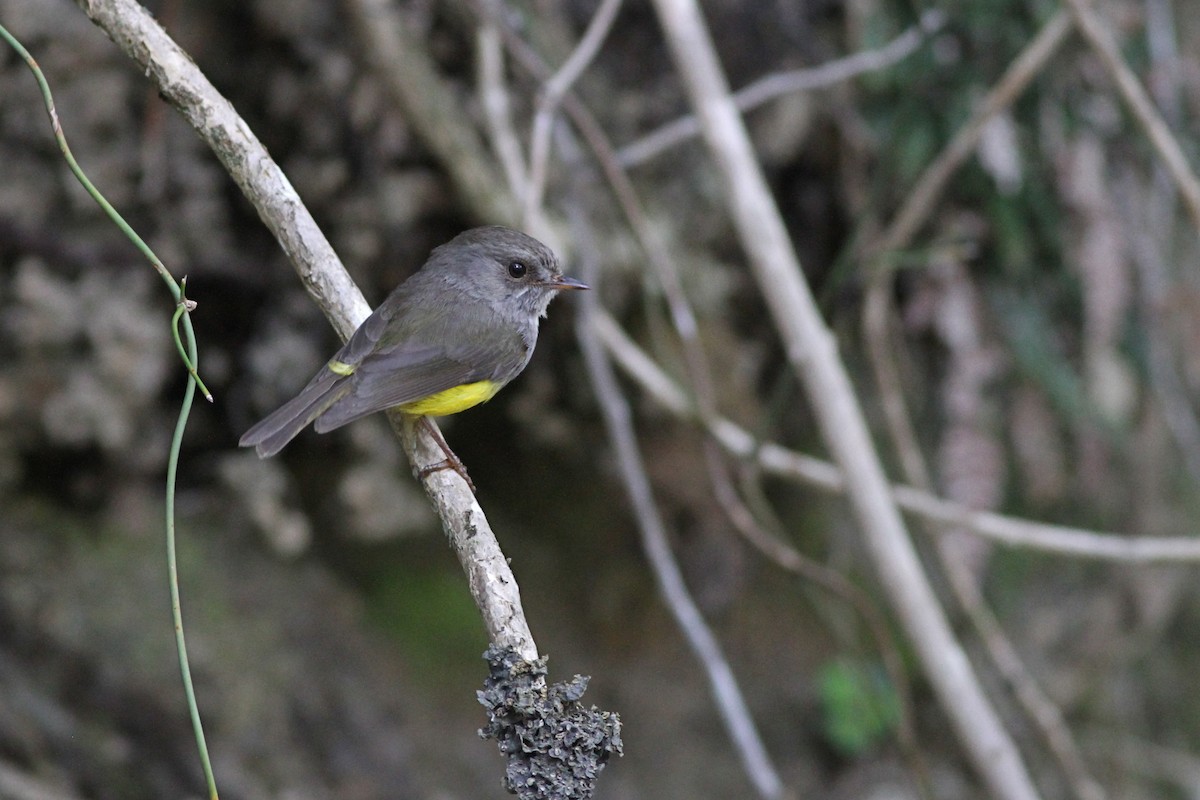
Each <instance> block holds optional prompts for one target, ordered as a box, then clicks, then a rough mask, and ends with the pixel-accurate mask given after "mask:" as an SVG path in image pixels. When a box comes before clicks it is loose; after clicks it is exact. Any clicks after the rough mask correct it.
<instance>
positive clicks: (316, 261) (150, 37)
mask: <svg viewBox="0 0 1200 800" xmlns="http://www.w3.org/2000/svg"><path fill="white" fill-rule="evenodd" d="M78 2H79V6H80V8H82V9H83V10H84V12H85V13H86V14H87V15H88V17H90V18H91V20H92V21H93V22H94V23H96V24H97V25H98V26H100V28H102V29H103V30H104V32H105V33H107V34H108V36H109V38H111V39H112V40H113V41H114V42H115V43H116V44H117V45H118V46H119V47H120V48H121V49H122V50H124V51H125V53H126V54H127V55H129V57H130V58H132V59H133V60H134V61H135V62H137V64H138V65H139V66H141V68H142V69H143V70H144V71H145V73H146V75H147V77H148V78H149V79H150V80H151V81H152V82H153V83H154V85H155V86H156V87H157V89H158V91H159V93H160V94H161V95H162V96H163V97H164V98H166V100H167V101H168V102H169V103H171V104H172V105H173V106H175V107H176V108H177V109H178V110H179V111H180V113H182V114H183V116H184V118H185V119H187V121H188V122H189V123H190V124H191V125H192V127H193V128H194V129H195V130H196V132H197V133H198V134H199V135H200V137H201V139H203V140H204V141H205V143H206V144H208V145H209V147H211V148H212V150H213V152H214V153H215V154H216V156H217V158H218V159H220V161H221V163H222V164H223V165H224V166H225V169H226V170H227V171H228V172H229V174H230V176H231V177H232V178H233V179H234V181H235V182H236V183H237V184H238V186H239V188H241V189H242V191H243V193H244V194H245V195H246V197H247V198H248V199H249V200H250V202H251V203H252V204H253V205H254V207H255V208H256V209H257V210H258V213H259V216H260V217H261V218H262V219H263V222H264V223H266V225H267V227H268V228H269V229H270V230H271V232H272V233H273V234H274V235H275V238H276V239H277V240H278V241H279V243H280V244H281V245H282V247H283V249H284V252H285V253H286V254H287V255H288V258H289V259H290V260H291V262H292V264H293V266H294V267H295V269H296V271H297V273H298V274H299V275H300V278H301V280H302V281H303V282H304V285H305V288H307V289H308V291H309V294H311V295H312V297H313V299H314V300H315V301H316V303H317V305H318V306H319V307H320V308H321V310H322V311H323V312H324V313H325V316H326V317H328V318H329V320H330V322H331V323H332V324H333V326H334V329H335V330H337V332H338V334H339V335H340V336H341V337H342V338H343V339H345V338H347V337H349V336H350V334H351V333H353V332H354V330H355V329H356V328H357V327H358V325H359V324H360V323H361V322H362V320H363V319H365V318H366V317H367V315H368V313H369V312H370V308H369V307H368V305H367V303H366V301H365V300H364V299H363V296H362V293H361V292H360V291H359V290H358V287H357V286H355V285H354V283H353V281H352V280H351V279H350V276H349V275H348V274H347V273H346V270H345V268H344V267H343V266H342V264H341V262H340V261H339V260H338V257H337V255H336V254H335V253H334V252H333V248H332V247H330V245H329V242H328V241H327V240H326V239H325V236H324V234H322V233H321V231H320V230H319V229H318V227H317V224H316V222H315V221H314V220H313V218H312V216H311V215H310V214H309V213H308V210H307V209H306V208H305V207H304V204H303V203H302V202H301V200H300V198H299V196H297V194H296V191H295V190H294V189H293V188H292V185H291V183H290V182H289V181H288V180H287V178H286V177H285V176H284V174H283V171H282V170H280V168H279V166H278V165H277V164H276V163H275V162H274V161H273V160H272V159H271V157H270V155H269V154H268V153H267V151H266V149H265V148H264V147H263V146H262V143H261V142H259V141H258V139H257V138H256V137H255V136H254V134H253V133H251V131H250V128H249V126H248V125H246V123H245V121H244V120H242V118H241V117H239V116H238V114H237V112H236V111H235V110H234V109H233V106H232V105H230V103H229V101H228V100H226V99H225V98H224V97H222V96H221V94H220V93H219V92H218V91H217V90H216V88H214V87H213V85H212V84H211V83H209V81H208V79H207V78H205V77H204V75H203V74H202V73H201V72H200V70H199V68H198V67H197V66H196V65H195V63H194V62H193V61H192V60H191V59H190V58H189V57H188V56H187V54H186V53H184V52H183V50H182V49H180V47H179V46H178V45H177V44H176V43H175V42H174V40H172V39H171V37H170V36H168V35H167V33H166V31H164V30H163V29H162V27H161V26H159V24H158V23H157V22H155V21H154V19H153V18H152V17H151V16H150V14H149V13H148V12H147V11H146V9H145V8H143V7H142V6H141V5H139V4H138V3H136V2H133V0H78ZM397 424H398V422H397V420H395V419H393V426H396V425H397ZM402 439H403V443H404V448H405V451H406V452H407V453H408V454H409V456H410V460H411V462H412V466H413V468H414V470H420V469H421V468H422V467H425V466H428V465H431V464H434V463H436V462H438V461H439V460H441V458H442V456H441V451H440V449H439V448H438V446H437V444H436V443H435V442H434V441H433V440H432V439H431V438H430V436H429V434H428V433H426V432H424V431H419V432H414V431H413V430H412V429H411V428H407V429H404V430H403V431H402ZM423 484H424V487H425V491H426V492H427V493H428V494H429V496H430V499H431V500H432V501H433V504H434V507H435V508H436V509H437V511H438V513H439V515H440V516H441V519H442V527H443V529H444V530H445V532H446V535H447V537H449V539H450V542H451V545H452V546H453V547H454V550H455V553H456V554H457V555H458V558H459V562H460V563H461V564H462V566H463V570H464V571H465V572H466V573H467V578H468V582H469V584H470V587H471V595H472V597H473V598H474V599H475V602H476V604H477V605H478V606H479V609H480V612H481V614H482V616H483V619H484V623H485V625H486V626H487V634H488V638H489V639H490V640H491V641H492V642H493V643H494V644H497V645H500V646H511V647H513V648H514V649H515V650H516V651H517V653H518V654H519V655H520V656H521V657H522V658H524V659H526V660H530V661H532V660H535V659H536V658H537V657H538V654H537V646H536V645H535V644H534V641H533V636H532V635H531V634H530V632H529V625H528V623H526V621H525V616H524V612H523V611H522V608H521V599H520V594H519V590H518V587H517V582H516V579H515V578H514V577H513V574H512V571H511V570H510V569H509V567H508V563H507V560H506V559H505V557H504V554H503V553H502V552H501V550H500V545H499V543H498V542H496V538H495V534H494V533H493V532H492V529H491V527H490V526H489V525H488V521H487V517H486V516H485V515H484V513H483V510H482V509H481V508H480V507H479V504H478V503H477V502H476V501H475V498H474V496H473V495H472V494H471V492H470V490H469V489H468V488H467V486H466V483H465V482H464V481H463V480H462V479H461V478H460V477H458V475H457V473H454V472H453V471H440V472H433V473H431V474H429V475H428V476H427V477H426V478H425V479H424V480H423Z"/></svg>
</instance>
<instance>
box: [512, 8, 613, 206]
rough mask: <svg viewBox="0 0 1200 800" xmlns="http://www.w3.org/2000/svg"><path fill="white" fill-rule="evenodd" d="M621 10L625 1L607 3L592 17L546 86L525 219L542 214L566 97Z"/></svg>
mask: <svg viewBox="0 0 1200 800" xmlns="http://www.w3.org/2000/svg"><path fill="white" fill-rule="evenodd" d="M620 8H621V0H603V2H602V3H601V4H600V7H599V8H598V9H596V13H595V14H593V15H592V21H591V22H589V23H588V26H587V30H585V31H584V34H583V37H582V38H581V39H580V40H579V44H577V45H576V46H575V49H574V50H573V51H572V52H571V55H570V56H568V57H567V60H566V61H565V62H563V65H562V66H561V67H560V68H559V69H558V71H557V72H555V73H554V74H553V75H552V76H550V78H549V79H548V80H546V81H545V82H544V83H543V84H542V90H541V96H540V97H539V98H538V103H537V112H536V113H535V114H534V116H533V132H532V133H531V134H530V141H529V180H528V182H527V184H526V186H525V194H524V196H523V199H524V203H523V209H524V214H523V219H525V220H529V219H531V218H532V217H533V216H534V215H535V214H537V213H540V209H541V207H542V199H543V197H544V194H545V190H546V175H547V173H548V171H549V166H550V133H551V130H552V128H553V126H554V118H555V116H556V115H557V113H558V108H559V105H560V104H561V103H562V99H563V95H565V94H566V93H567V92H568V91H569V90H570V88H571V86H573V85H574V83H575V81H577V80H579V77H580V76H581V75H582V74H583V71H584V70H585V69H587V67H588V65H589V64H591V63H592V59H594V58H595V57H596V54H597V53H599V52H600V45H602V44H603V43H604V39H605V38H606V37H607V36H608V32H609V30H610V29H611V28H612V24H613V20H615V19H616V17H617V11H619V10H620Z"/></svg>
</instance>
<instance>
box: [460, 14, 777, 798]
mask: <svg viewBox="0 0 1200 800" xmlns="http://www.w3.org/2000/svg"><path fill="white" fill-rule="evenodd" d="M489 13H490V9H489V8H488V7H486V6H484V7H482V8H481V16H483V17H484V18H485V22H484V24H495V25H500V23H499V22H497V21H494V20H493V21H491V22H490V23H489V22H488V21H487V17H488V16H489ZM501 30H502V31H503V33H504V34H505V36H506V37H507V41H508V44H509V47H510V49H511V50H513V52H514V53H515V54H516V55H517V57H518V59H519V60H520V61H521V62H522V63H523V65H524V66H525V68H526V69H527V70H528V71H529V72H530V73H531V74H533V75H534V76H535V77H536V78H537V79H539V80H546V79H547V76H548V75H549V74H550V70H549V68H548V67H547V66H546V65H545V63H544V62H543V61H542V60H541V58H540V56H538V54H537V53H535V52H534V51H533V50H532V49H531V48H530V47H528V45H526V44H525V42H524V40H522V39H521V38H520V37H519V36H517V35H516V34H515V33H514V32H512V31H511V30H509V29H508V28H507V27H503V26H502V27H501ZM499 75H500V73H498V72H496V71H494V70H493V71H492V74H489V75H487V76H484V77H485V78H486V79H487V80H488V81H490V82H493V83H495V84H500V82H501V80H502V78H500V77H499ZM496 88H498V89H500V90H502V89H503V87H502V85H499V86H497V87H496ZM561 102H562V103H563V104H564V107H565V109H566V111H567V113H568V115H569V116H570V117H571V119H572V121H573V122H574V123H575V125H576V126H577V127H578V128H579V130H580V132H581V133H582V134H583V136H584V138H585V139H587V141H588V143H589V145H590V146H591V148H592V150H593V153H594V154H595V155H596V157H597V159H598V160H599V161H600V163H601V165H602V167H604V170H605V173H606V176H607V177H608V180H609V186H610V188H611V189H612V190H613V191H614V193H615V194H616V196H617V199H618V203H619V204H620V206H621V207H622V209H623V210H624V212H625V214H626V217H627V219H628V221H629V223H630V226H631V227H632V228H633V230H634V231H635V234H636V235H637V236H638V238H639V241H640V244H641V245H642V248H643V250H644V251H645V252H646V253H647V254H648V256H649V258H650V261H651V262H652V264H654V265H655V268H656V269H657V270H658V271H659V272H660V273H667V274H669V276H675V273H674V270H673V265H672V264H671V263H670V262H669V260H668V257H667V255H666V252H665V249H664V248H662V246H661V244H660V243H659V241H658V239H657V238H656V237H653V236H652V235H651V234H650V232H649V225H648V224H647V223H646V220H645V216H644V214H643V213H642V211H641V206H640V203H639V202H638V199H637V194H636V192H635V191H634V190H633V185H632V183H630V181H629V179H628V176H627V175H626V174H625V173H624V171H623V170H621V169H620V167H618V166H616V160H615V158H614V156H613V152H612V147H611V145H610V144H609V142H608V139H607V137H606V136H605V134H604V131H603V129H602V128H601V127H600V126H599V124H598V123H597V122H596V121H595V119H594V118H593V117H592V116H591V114H590V112H589V111H588V110H587V108H586V107H584V106H583V104H582V103H581V102H579V100H578V99H577V98H576V97H575V96H574V95H573V94H571V93H570V91H569V87H568V88H567V89H564V91H563V93H562V95H561ZM489 122H490V124H491V125H494V126H498V127H500V128H503V129H504V130H498V131H495V132H494V133H493V135H494V136H495V137H496V138H498V139H505V138H509V137H515V132H513V131H512V130H511V118H510V117H506V116H502V115H493V116H491V117H489ZM558 132H559V139H560V141H561V142H562V146H561V149H562V150H563V151H564V152H565V153H569V154H572V155H571V158H570V159H569V161H570V164H571V165H572V166H570V168H569V171H570V173H571V174H572V175H573V176H574V178H575V181H576V182H577V183H579V182H581V181H583V180H584V175H585V173H584V172H583V171H582V159H581V158H580V157H579V156H578V155H577V152H578V146H577V145H576V143H575V140H574V137H573V136H572V135H571V134H570V132H569V131H568V130H567V129H565V128H562V127H560V128H558ZM514 193H515V194H516V196H518V197H519V196H523V194H524V192H523V187H522V185H521V182H520V181H519V180H518V181H516V182H515V184H514ZM572 210H573V211H574V212H575V213H576V215H577V216H581V215H580V214H579V212H578V210H577V207H576V206H572ZM533 212H534V216H535V217H536V218H538V219H541V216H542V215H541V208H540V207H538V208H535V209H533ZM575 225H576V227H578V226H585V228H586V232H585V234H583V235H584V236H586V237H590V231H591V227H590V225H589V224H588V223H587V222H586V220H583V219H580V220H579V221H577V222H576V223H575ZM590 238H594V237H590ZM583 250H584V251H585V252H587V253H590V252H592V251H591V250H588V248H583ZM676 288H678V291H679V293H680V294H682V288H681V287H676ZM596 308H597V310H598V311H599V306H598V305H597V306H596ZM673 309H674V312H677V313H678V312H680V307H679V304H678V303H677V304H675V305H674V307H673ZM682 311H683V313H682V315H680V316H677V318H676V323H677V326H682V327H683V328H684V329H685V330H688V331H691V333H692V334H693V337H692V338H693V339H694V338H695V337H694V334H695V333H696V329H697V325H696V323H695V318H694V316H692V315H691V313H690V312H691V310H690V306H687V305H686V303H684V305H683V309H682ZM599 313H603V312H599ZM688 341H690V340H688ZM688 353H689V356H691V357H692V358H695V357H696V355H695V348H690V349H689V350H688ZM701 359H702V357H701ZM701 367H703V370H702V373H703V374H704V375H707V371H706V367H705V366H704V364H703V362H702V363H701ZM706 385H707V384H706ZM597 391H598V392H600V391H601V389H600V388H598V389H597ZM615 430H617V426H615V425H613V426H610V431H615ZM611 435H612V436H613V437H614V441H615V436H616V434H615V432H614V433H612V434H611ZM621 447H622V445H621V443H620V442H616V441H615V449H617V450H618V451H620V450H621ZM634 452H635V454H636V449H635V450H634ZM638 466H640V459H639V460H638V461H637V462H630V463H629V464H628V467H629V468H630V469H633V468H636V467H638ZM625 475H626V478H627V489H628V491H629V493H630V495H631V496H636V495H638V494H639V492H642V490H641V489H639V486H638V483H637V481H638V476H637V475H636V474H634V473H630V472H628V471H627V472H626V473H625ZM641 480H643V481H644V480H645V476H641ZM642 493H643V494H644V498H643V500H642V502H643V504H644V505H643V507H642V510H641V512H640V513H639V515H638V516H637V519H638V520H639V530H640V531H641V533H642V541H643V546H644V547H645V549H646V552H647V554H648V560H649V562H650V566H651V569H652V570H653V571H654V573H655V578H656V582H657V583H658V585H659V587H660V590H661V592H662V595H663V600H664V602H665V603H666V604H667V606H668V608H669V609H670V610H671V611H672V613H673V615H674V616H675V618H676V619H677V620H678V622H679V625H680V627H681V629H682V630H683V632H684V634H685V636H686V638H687V639H688V641H689V643H691V644H692V649H693V652H694V653H695V655H696V658H697V660H698V661H699V663H700V665H701V667H702V668H703V669H704V670H705V673H706V675H708V678H709V686H710V687H711V690H712V693H713V699H714V701H715V703H716V705H717V708H718V711H719V712H720V713H721V719H722V722H723V723H724V724H725V727H726V730H727V731H728V733H729V736H730V739H731V740H732V742H733V744H734V747H735V749H736V750H737V752H738V755H739V757H740V759H741V761H742V764H743V765H744V767H745V769H746V771H747V774H748V775H749V776H750V778H751V782H752V783H754V784H755V786H757V787H759V788H760V791H770V790H771V787H772V786H773V785H776V784H779V785H781V784H780V782H779V779H778V775H777V773H776V771H775V768H774V766H773V765H772V764H771V761H770V757H769V756H768V754H767V752H766V748H765V747H764V745H763V743H762V740H761V738H760V737H759V735H758V731H757V727H756V725H755V723H754V720H753V717H751V715H750V712H749V709H747V708H746V706H745V703H744V701H743V700H742V697H741V690H740V689H739V687H738V685H737V681H736V677H735V676H734V674H733V671H732V670H731V669H730V668H729V665H728V662H726V661H725V659H724V656H723V654H722V653H721V650H720V645H719V644H718V643H717V639H716V637H715V635H714V634H713V633H712V631H711V630H709V629H708V628H707V623H706V622H705V621H704V618H703V615H701V614H699V612H698V610H697V609H696V607H695V603H694V601H693V600H692V599H691V596H690V594H689V593H688V591H687V587H686V585H685V584H683V583H681V582H680V581H679V580H677V575H678V573H679V567H678V565H677V564H676V563H675V561H674V554H673V553H671V551H670V549H669V548H667V549H666V550H663V549H662V548H661V547H659V546H658V545H657V543H656V542H655V541H654V539H655V536H656V535H657V532H659V531H660V529H661V518H660V517H659V516H658V511H657V507H656V505H655V504H654V499H653V494H652V493H650V492H649V491H648V490H646V491H645V492H642ZM636 507H637V503H636V502H635V508H636ZM647 515H649V516H647ZM656 521H657V522H656ZM768 796H770V795H768Z"/></svg>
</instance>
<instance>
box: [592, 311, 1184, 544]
mask: <svg viewBox="0 0 1200 800" xmlns="http://www.w3.org/2000/svg"><path fill="white" fill-rule="evenodd" d="M591 331H592V335H594V336H595V337H596V338H597V339H599V340H600V342H601V343H602V344H603V345H604V346H605V348H606V349H607V350H608V352H609V355H610V356H611V357H612V358H613V361H614V362H615V363H616V365H617V366H618V367H620V368H621V370H622V371H623V372H624V373H625V374H626V375H628V376H629V377H630V378H632V379H633V381H634V382H635V383H637V384H638V385H639V386H641V387H642V390H643V391H645V392H646V393H647V394H648V395H649V396H650V397H651V399H653V400H654V402H656V403H658V404H659V405H660V406H662V407H663V408H664V409H666V410H667V411H669V412H671V413H672V414H675V415H676V416H677V417H679V418H680V419H684V420H690V421H692V422H695V423H696V424H698V425H703V426H704V427H706V428H707V429H708V431H709V433H710V435H712V437H713V438H714V439H715V440H716V441H717V443H718V444H720V445H721V447H723V448H724V449H725V450H727V451H728V452H729V453H730V455H732V456H734V457H736V458H738V459H742V460H747V459H749V460H751V461H753V462H754V463H756V464H757V465H758V467H759V469H761V470H762V471H763V472H764V473H767V474H771V475H775V476H778V477H781V478H786V479H788V480H795V481H799V482H801V483H804V484H807V485H810V486H812V487H814V488H816V489H819V490H821V491H824V492H830V493H833V494H845V493H846V491H847V489H846V481H845V479H844V478H843V476H842V472H841V470H839V469H838V468H837V466H835V465H834V464H831V463H829V462H828V461H824V460H822V459H819V458H814V457H813V456H806V455H803V454H802V453H797V452H795V451H794V450H789V449H787V448H785V447H783V446H781V445H779V444H776V443H774V442H763V441H760V440H759V439H757V438H756V437H755V436H754V434H752V433H750V432H749V431H747V430H746V429H745V428H742V427H741V426H739V425H737V424H736V423H734V422H732V421H730V420H728V419H726V418H724V417H715V418H713V419H708V420H706V419H704V418H702V417H701V415H700V413H699V411H698V409H697V406H696V404H695V402H694V401H693V399H692V397H691V395H689V394H688V393H687V392H685V391H684V390H683V389H682V388H681V387H680V386H679V384H677V383H676V382H675V381H674V379H673V378H671V377H670V376H669V375H667V374H666V373H665V372H664V371H663V370H662V368H661V367H659V366H658V364H657V363H655V361H654V359H652V358H651V357H650V356H649V355H648V354H647V353H646V351H644V350H643V349H642V348H641V347H639V346H638V344H637V342H635V341H633V339H631V338H630V337H629V336H628V335H626V334H625V332H624V331H623V330H621V327H620V325H618V324H617V322H616V320H614V319H613V318H612V316H611V315H609V314H608V313H607V312H605V311H603V310H602V309H598V310H597V311H596V312H595V314H593V316H592V324H591ZM891 491H892V496H893V497H894V498H895V499H896V503H897V504H898V505H899V506H900V507H901V508H903V509H904V510H905V511H908V512H909V513H912V514H916V515H917V516H919V517H921V518H922V519H925V520H927V521H929V522H931V523H935V524H934V525H931V526H929V529H930V530H931V531H933V532H934V533H939V532H941V531H944V530H950V529H953V528H960V529H964V530H969V531H971V532H972V533H974V534H975V535H977V536H983V537H985V538H987V539H989V540H991V541H994V542H995V543H996V544H999V545H1003V546H1005V547H1018V548H1022V549H1027V550H1032V551H1035V552H1041V553H1046V554H1047V555H1052V556H1058V557H1064V558H1086V559H1090V560H1096V561H1108V562H1113V563H1118V564H1126V565H1131V566H1140V565H1152V564H1194V563H1200V537H1185V536H1176V537H1170V536H1162V537H1150V536H1143V537H1132V536H1120V535H1117V534H1105V533H1099V532H1096V531H1092V530H1087V529H1085V528H1071V527H1067V526H1063V525H1051V524H1049V523H1044V522H1034V521H1031V520H1026V519H1019V518H1016V517H1008V516H1004V515H1003V514H997V513H994V512H990V511H977V510H975V509H972V508H968V507H966V506H963V505H960V504H958V503H954V502H951V501H949V500H945V499H943V498H940V497H938V496H936V495H934V494H931V493H929V492H927V491H923V490H921V489H917V488H914V487H912V486H904V485H895V486H893V487H892V489H891Z"/></svg>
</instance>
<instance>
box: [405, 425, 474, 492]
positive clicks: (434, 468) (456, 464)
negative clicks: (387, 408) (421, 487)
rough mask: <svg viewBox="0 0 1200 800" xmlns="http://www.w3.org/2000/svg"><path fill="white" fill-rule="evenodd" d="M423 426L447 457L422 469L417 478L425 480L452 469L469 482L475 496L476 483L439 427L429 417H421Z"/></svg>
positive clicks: (468, 484)
mask: <svg viewBox="0 0 1200 800" xmlns="http://www.w3.org/2000/svg"><path fill="white" fill-rule="evenodd" d="M421 425H423V426H424V427H425V430H427V431H429V435H430V436H432V437H433V440H434V441H435V442H437V445H438V447H440V448H442V454H443V455H445V456H446V458H445V459H443V460H442V461H439V462H437V463H436V464H430V465H429V466H427V467H421V469H419V470H418V471H417V478H419V479H424V478H427V477H429V476H430V475H431V474H433V473H435V472H440V471H442V470H444V469H452V470H454V471H455V472H457V473H458V474H459V476H460V477H461V478H462V479H463V480H464V481H466V482H467V486H469V487H470V489H471V494H475V483H474V482H473V481H472V480H471V476H470V475H468V474H467V468H466V467H465V466H463V463H462V461H461V460H460V459H459V457H458V456H456V455H454V451H453V450H451V449H450V445H448V444H446V439H445V437H443V436H442V432H441V431H439V430H438V427H437V425H434V424H433V422H432V421H431V420H430V419H429V417H421Z"/></svg>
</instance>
